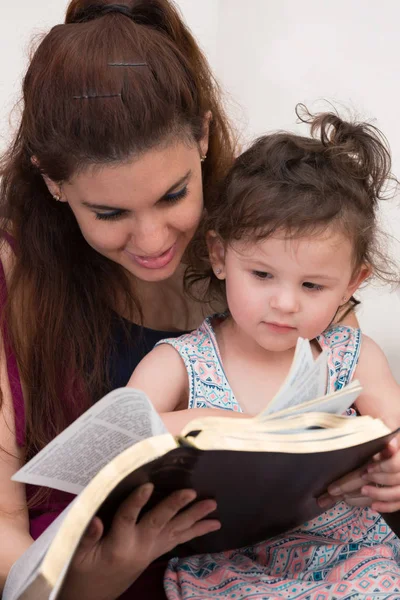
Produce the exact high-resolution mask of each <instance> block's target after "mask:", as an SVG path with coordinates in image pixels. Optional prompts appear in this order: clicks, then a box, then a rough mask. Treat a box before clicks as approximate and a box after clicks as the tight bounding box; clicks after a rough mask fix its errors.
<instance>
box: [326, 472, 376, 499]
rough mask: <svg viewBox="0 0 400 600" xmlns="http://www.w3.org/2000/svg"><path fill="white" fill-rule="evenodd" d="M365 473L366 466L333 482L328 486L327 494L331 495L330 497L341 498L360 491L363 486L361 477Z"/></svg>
mask: <svg viewBox="0 0 400 600" xmlns="http://www.w3.org/2000/svg"><path fill="white" fill-rule="evenodd" d="M366 471H367V465H365V466H363V467H361V468H360V469H357V470H356V471H352V472H351V473H349V474H348V475H345V476H344V477H342V478H341V479H338V480H337V481H334V482H333V483H331V484H330V485H329V486H328V493H329V494H331V496H341V495H343V494H347V493H351V492H354V491H355V490H358V489H360V488H361V487H362V486H363V485H364V481H363V479H362V475H363V474H364V473H366Z"/></svg>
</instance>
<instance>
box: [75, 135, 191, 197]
mask: <svg viewBox="0 0 400 600" xmlns="http://www.w3.org/2000/svg"><path fill="white" fill-rule="evenodd" d="M198 161H199V151H198V148H197V147H196V146H194V145H193V146H189V145H188V144H187V143H184V142H175V143H173V144H170V145H168V146H164V147H161V148H154V149H150V150H148V151H146V152H144V153H142V154H141V155H139V156H137V157H133V158H131V159H130V160H127V161H124V162H120V163H113V164H105V165H94V166H90V167H88V168H87V169H85V170H83V171H81V172H80V173H77V174H76V175H74V176H73V177H71V179H70V180H69V181H68V182H67V183H66V184H65V189H66V190H67V189H69V191H73V192H74V193H76V194H77V195H79V196H80V197H82V199H85V200H88V201H90V200H91V196H92V195H93V196H95V198H94V199H95V200H96V199H97V198H96V196H98V195H99V194H101V195H102V197H103V196H108V195H109V196H114V195H115V194H118V193H125V192H126V191H127V190H128V189H129V190H130V191H131V192H132V191H136V192H138V193H143V192H146V195H150V196H154V195H155V196H157V195H161V196H162V195H164V194H166V193H168V191H169V190H170V189H174V188H175V187H176V186H178V185H179V184H181V183H184V181H185V180H188V179H189V178H190V176H191V174H192V172H193V171H194V169H195V167H196V165H197V163H198ZM103 199H104V198H103Z"/></svg>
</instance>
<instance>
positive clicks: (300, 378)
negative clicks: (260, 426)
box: [255, 338, 328, 421]
mask: <svg viewBox="0 0 400 600" xmlns="http://www.w3.org/2000/svg"><path fill="white" fill-rule="evenodd" d="M327 375H328V361H327V355H326V353H325V352H322V353H321V354H320V355H319V356H318V358H317V360H315V361H314V359H313V356H312V352H311V346H310V342H309V341H308V340H302V339H301V338H299V340H298V342H297V347H296V352H295V357H294V362H293V365H292V368H291V369H290V372H289V376H288V377H287V379H286V381H285V383H284V384H283V387H282V388H281V389H280V390H279V392H278V393H277V395H276V396H275V397H274V398H273V400H272V401H271V402H270V403H269V404H268V406H267V407H266V409H265V410H263V411H262V412H261V413H260V414H259V415H257V417H255V418H256V420H259V421H264V420H265V419H269V418H270V417H271V415H272V414H273V413H276V412H280V411H282V410H285V409H288V408H290V407H292V406H299V411H301V408H300V405H301V404H303V403H304V402H308V401H310V400H313V399H314V398H319V397H320V396H322V395H324V394H325V392H326V385H327Z"/></svg>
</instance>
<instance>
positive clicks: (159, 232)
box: [0, 0, 234, 600]
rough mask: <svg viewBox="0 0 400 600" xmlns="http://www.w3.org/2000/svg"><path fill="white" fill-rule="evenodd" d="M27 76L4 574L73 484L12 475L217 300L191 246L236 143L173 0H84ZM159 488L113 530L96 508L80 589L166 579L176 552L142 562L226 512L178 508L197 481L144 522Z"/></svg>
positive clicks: (0, 442)
mask: <svg viewBox="0 0 400 600" xmlns="http://www.w3.org/2000/svg"><path fill="white" fill-rule="evenodd" d="M23 93H24V108H23V114H22V121H21V126H20V128H19V131H18V133H17V136H16V138H15V141H14V144H13V145H12V147H11V148H10V149H9V151H8V153H7V155H6V156H5V157H4V159H3V163H2V169H1V175H2V183H1V203H2V204H1V210H2V213H1V214H2V215H4V219H3V223H2V231H3V233H2V248H1V259H2V269H3V271H4V272H0V275H2V286H1V288H0V291H1V292H2V309H3V310H2V315H3V321H2V323H3V344H2V357H1V358H2V360H1V365H0V366H1V391H2V404H1V412H0V447H1V449H2V450H1V459H2V460H1V462H0V535H1V539H3V540H4V539H7V540H9V543H8V545H7V547H4V545H3V546H2V548H1V549H0V587H1V588H2V587H3V586H4V581H5V579H6V577H7V573H8V571H9V569H10V567H11V565H12V563H13V562H14V561H15V560H16V559H17V558H18V557H19V556H20V555H21V554H22V553H23V552H24V551H25V550H26V549H27V548H28V547H29V546H30V545H31V543H32V540H33V539H35V538H37V537H38V536H39V535H40V534H41V533H42V532H43V531H44V530H45V529H46V527H47V526H48V525H49V524H50V523H51V522H52V521H53V520H54V518H55V517H56V516H57V515H58V514H59V513H60V511H61V510H62V509H63V508H64V507H65V506H66V505H67V504H68V503H69V502H70V501H71V496H68V495H67V494H63V493H60V492H51V493H44V492H43V490H37V489H27V490H25V488H24V487H23V486H21V485H20V484H16V483H12V482H11V481H10V477H11V475H12V474H13V473H14V472H15V471H16V470H17V469H18V468H20V466H21V465H22V464H23V463H24V462H26V461H27V460H29V458H31V457H32V456H33V455H35V454H36V453H37V452H38V451H39V450H40V449H41V448H42V447H43V446H44V445H45V444H46V443H48V442H49V441H50V440H51V439H53V438H54V436H55V435H57V434H58V433H59V432H60V431H62V430H63V429H64V428H65V427H66V426H67V425H68V424H70V423H71V422H72V421H73V420H74V419H75V418H76V417H77V416H79V415H80V414H82V412H83V411H84V410H85V409H86V408H87V407H88V406H89V405H90V404H91V403H92V402H95V401H96V400H97V399H99V398H100V397H101V396H103V395H104V394H105V393H106V392H107V391H109V390H110V389H112V388H115V387H119V386H121V385H125V384H126V383H127V381H128V379H129V377H130V374H131V372H132V371H133V370H134V368H135V366H136V364H137V363H138V362H139V361H140V360H141V358H142V357H143V356H144V355H145V354H146V353H147V352H148V351H149V350H150V349H151V348H152V347H153V346H154V344H155V343H156V342H157V341H158V340H159V339H161V338H165V337H171V336H173V335H179V334H180V333H181V332H183V331H186V330H190V329H194V328H195V327H197V326H198V325H199V324H200V323H201V321H202V320H203V318H204V316H206V315H207V314H209V313H210V312H212V311H211V309H210V308H209V306H208V305H207V304H206V303H203V304H201V303H197V302H194V301H192V300H191V299H190V298H189V297H188V295H187V294H186V293H185V286H184V276H185V270H186V265H185V252H186V249H187V247H188V245H189V244H190V243H191V240H192V238H193V236H194V235H195V232H196V230H197V227H198V225H199V223H200V221H201V218H202V215H203V212H204V210H205V209H206V208H207V206H210V205H211V204H212V203H213V202H214V198H215V190H216V188H217V186H218V184H219V182H220V180H221V179H222V178H223V176H224V175H225V173H226V171H227V169H228V168H229V166H230V164H231V162H232V159H233V154H234V151H233V143H232V139H231V136H230V133H229V128H228V124H227V121H226V119H225V116H224V113H223V110H222V108H221V104H220V100H219V96H218V88H217V86H216V85H215V82H214V80H213V77H212V75H211V73H210V71H209V68H208V65H207V63H206V61H205V59H204V57H203V55H202V53H201V51H200V50H199V48H198V46H197V44H196V43H195V42H194V40H193V38H192V36H191V35H190V33H189V31H188V30H187V28H186V27H185V25H184V24H183V23H182V21H181V19H180V17H179V15H178V14H177V12H176V10H175V9H174V8H173V6H172V5H171V4H170V3H169V1H168V0H142V1H139V0H125V1H124V2H120V3H119V4H111V3H110V2H107V1H106V0H98V2H97V4H94V3H93V0H73V1H72V2H71V3H70V5H69V7H68V10H67V15H66V23H65V24H64V25H58V26H56V27H54V28H53V29H52V30H51V31H50V33H49V34H48V35H47V36H46V37H44V39H43V40H42V42H41V43H40V45H39V47H38V49H37V50H36V52H35V54H34V55H33V57H32V60H31V63H30V65H29V68H28V71H27V74H26V77H25V80H24V86H23ZM203 195H204V200H203ZM5 283H6V284H7V285H6V286H5ZM5 287H7V292H6V289H5ZM199 294H200V295H201V290H199ZM213 310H214V309H213ZM17 366H18V368H17ZM213 412H215V411H214V409H213ZM151 491H152V490H151V487H148V486H144V488H142V489H141V490H139V491H138V492H137V493H136V494H133V495H132V496H131V497H130V498H129V499H128V500H127V502H126V503H125V504H124V505H123V506H122V507H121V509H120V511H119V513H118V514H117V515H116V518H115V521H114V523H113V527H112V529H111V531H110V533H108V534H107V535H106V536H104V538H103V537H102V525H101V523H100V521H99V520H95V521H94V522H93V523H92V525H91V527H90V528H89V530H88V531H87V533H86V537H85V539H84V540H83V542H82V544H81V546H80V548H79V550H78V552H77V555H76V557H75V559H74V561H73V564H72V566H71V569H70V571H69V575H68V577H67V581H66V584H65V585H64V587H63V590H62V592H61V597H62V598H63V599H64V600H65V599H68V598H74V599H76V598H80V599H82V600H90V599H91V598H95V599H96V600H101V599H104V600H111V599H114V598H117V597H118V596H120V594H122V593H123V592H124V591H125V590H127V588H129V586H130V585H131V584H132V583H133V582H134V581H135V580H137V581H136V584H135V585H134V586H133V587H132V588H130V589H129V590H128V591H127V592H126V594H127V596H126V597H129V596H130V597H137V598H144V597H148V598H152V599H153V598H156V597H157V594H160V595H161V597H162V573H163V568H164V566H163V565H161V567H160V568H159V569H157V570H156V572H155V573H154V574H153V572H152V571H150V573H149V571H147V572H145V573H144V574H143V576H142V577H139V575H140V573H142V572H143V571H145V569H146V567H147V566H148V565H149V564H150V563H152V561H154V560H155V559H156V558H157V557H159V556H160V555H162V554H163V553H165V552H166V551H168V550H170V549H172V548H173V547H174V546H175V545H176V544H177V543H180V542H182V541H183V540H185V539H190V538H191V537H195V536H196V535H202V534H204V533H207V532H208V531H211V530H213V529H215V528H216V527H218V525H219V524H218V523H216V522H215V521H214V520H212V519H208V520H207V519H206V520H201V519H202V518H203V517H205V516H206V515H208V514H209V513H210V512H212V510H213V509H214V508H215V503H214V502H212V501H209V502H202V503H201V502H199V503H197V504H196V503H195V504H194V505H193V506H192V507H191V508H188V509H187V510H184V511H182V512H181V513H180V514H179V516H176V513H177V512H178V511H180V509H182V508H184V507H185V506H186V505H187V504H188V503H191V502H192V500H193V499H194V494H193V492H191V491H190V490H183V491H182V492H180V493H178V494H175V495H174V496H172V497H170V498H169V499H167V500H166V501H165V502H164V503H162V504H160V505H159V506H158V507H156V508H155V509H154V510H153V511H151V513H148V517H147V518H146V519H142V520H141V521H140V523H139V524H137V522H136V517H137V515H138V513H139V511H140V508H141V507H142V506H144V505H145V504H146V502H147V500H148V498H149V496H150V495H151ZM153 568H154V567H153ZM156 568H157V566H156ZM146 573H147V574H146ZM138 577H139V579H138Z"/></svg>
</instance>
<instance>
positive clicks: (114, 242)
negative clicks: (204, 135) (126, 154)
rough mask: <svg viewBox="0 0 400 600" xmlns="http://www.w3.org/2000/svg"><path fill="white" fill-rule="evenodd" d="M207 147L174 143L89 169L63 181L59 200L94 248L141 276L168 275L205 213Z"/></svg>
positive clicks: (150, 279) (147, 278)
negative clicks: (204, 156) (204, 159)
mask: <svg viewBox="0 0 400 600" xmlns="http://www.w3.org/2000/svg"><path fill="white" fill-rule="evenodd" d="M203 145H204V144H203ZM206 151H207V148H203V147H202V145H201V144H200V148H199V146H197V145H192V146H189V145H188V144H187V143H185V142H183V141H182V142H181V141H175V142H173V143H171V144H169V145H166V146H162V147H157V148H155V149H152V150H149V151H147V152H145V153H144V154H142V155H140V156H139V157H138V158H134V159H133V160H132V161H129V162H126V163H120V164H118V165H116V166H101V167H97V166H96V167H93V168H90V169H88V170H85V171H84V172H82V173H80V174H77V175H75V176H73V177H72V178H71V179H70V180H69V181H68V182H65V183H63V184H62V186H61V200H62V201H64V202H68V204H69V206H70V208H71V210H72V212H73V213H74V215H75V217H76V220H77V222H78V224H79V227H80V229H81V231H82V234H83V236H84V238H85V239H86V241H87V242H88V244H89V245H90V246H91V247H92V248H94V250H96V251H97V252H99V253H100V254H102V255H103V256H106V257H107V258H109V259H110V260H113V261H114V262H116V263H118V264H119V265H121V266H123V267H124V268H125V269H126V270H127V271H129V273H131V274H132V275H134V276H135V277H137V278H138V279H140V280H143V281H148V282H154V281H162V280H165V279H168V278H169V277H171V276H172V275H173V274H174V272H175V271H176V269H177V268H178V266H179V264H180V263H181V261H182V257H183V254H184V252H185V250H186V248H187V245H188V244H189V242H190V240H191V239H192V237H193V235H194V233H195V231H196V229H197V227H198V225H199V222H200V219H201V216H202V212H203V188H202V174H201V161H200V153H202V154H205V153H206ZM47 184H48V186H49V188H50V191H51V192H52V193H57V192H55V190H54V188H53V186H54V184H53V183H52V182H50V183H49V182H48V181H47ZM58 191H60V188H58Z"/></svg>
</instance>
